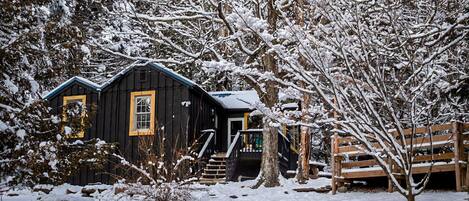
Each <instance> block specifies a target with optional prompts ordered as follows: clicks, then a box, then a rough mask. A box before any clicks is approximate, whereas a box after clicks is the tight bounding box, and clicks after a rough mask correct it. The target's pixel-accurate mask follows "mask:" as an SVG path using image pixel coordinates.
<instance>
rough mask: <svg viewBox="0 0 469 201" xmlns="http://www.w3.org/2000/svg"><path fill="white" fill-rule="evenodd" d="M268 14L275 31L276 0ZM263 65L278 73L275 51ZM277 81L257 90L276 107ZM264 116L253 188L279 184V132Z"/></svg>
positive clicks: (270, 2) (271, 29) (268, 55)
mask: <svg viewBox="0 0 469 201" xmlns="http://www.w3.org/2000/svg"><path fill="white" fill-rule="evenodd" d="M267 8H268V14H267V15H268V16H267V22H268V24H269V28H270V29H269V30H270V33H273V32H275V30H276V26H277V14H276V11H275V6H274V1H273V0H269V1H268V5H267ZM262 67H263V68H264V69H263V70H265V71H266V72H271V73H273V74H275V75H277V74H278V66H277V60H276V59H275V56H274V55H273V53H268V52H266V53H265V54H264V55H263V56H262ZM276 85H277V83H276V82H275V81H267V82H266V85H265V92H264V93H262V92H261V91H260V90H259V91H257V92H258V94H259V96H261V97H260V99H261V101H262V102H263V103H264V104H265V106H266V107H268V108H271V109H274V108H275V106H276V104H277V102H278V88H277V87H276ZM269 118H270V117H264V121H263V123H264V126H263V128H264V130H263V132H262V138H263V139H262V141H263V142H262V143H263V144H262V163H261V172H260V178H259V180H258V181H257V184H256V185H255V186H254V187H253V188H257V187H259V186H260V185H262V184H263V185H264V186H265V187H274V186H279V185H280V183H279V180H278V176H279V160H278V133H277V128H275V127H273V126H272V119H269Z"/></svg>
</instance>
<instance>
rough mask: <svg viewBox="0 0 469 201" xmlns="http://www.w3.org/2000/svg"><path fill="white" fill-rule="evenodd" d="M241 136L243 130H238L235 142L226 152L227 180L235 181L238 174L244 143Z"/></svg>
mask: <svg viewBox="0 0 469 201" xmlns="http://www.w3.org/2000/svg"><path fill="white" fill-rule="evenodd" d="M240 136H241V132H240V131H238V132H237V133H236V136H235V137H234V139H233V142H232V143H231V145H230V147H229V148H228V152H226V156H225V157H226V167H225V168H226V169H225V174H226V178H225V179H226V181H235V178H234V177H235V174H236V166H237V165H238V158H239V150H240V149H241V145H242V140H241V139H242V138H241V137H240Z"/></svg>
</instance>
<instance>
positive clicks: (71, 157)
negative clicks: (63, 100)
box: [0, 101, 114, 185]
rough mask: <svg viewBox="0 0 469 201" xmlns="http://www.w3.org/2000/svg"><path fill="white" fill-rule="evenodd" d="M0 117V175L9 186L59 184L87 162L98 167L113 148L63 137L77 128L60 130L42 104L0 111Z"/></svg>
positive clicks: (55, 117)
mask: <svg viewBox="0 0 469 201" xmlns="http://www.w3.org/2000/svg"><path fill="white" fill-rule="evenodd" d="M0 114H2V115H1V116H2V117H0V123H1V125H2V132H1V137H0V146H1V147H2V150H1V152H0V157H1V162H0V169H1V170H2V171H1V172H0V176H1V177H3V178H6V181H7V182H8V183H9V184H19V183H21V184H25V185H34V184H36V183H53V184H58V183H63V182H65V181H66V180H67V179H68V177H69V176H71V175H73V174H74V173H76V172H77V171H78V169H79V168H80V167H81V166H82V165H84V164H86V163H88V162H93V165H92V167H94V168H100V167H102V165H103V163H104V162H105V161H106V160H107V155H108V154H109V153H111V151H112V149H113V147H114V146H113V145H112V144H107V143H105V142H104V141H100V140H99V139H94V140H89V141H81V140H74V139H71V138H67V137H65V136H70V135H65V132H78V130H81V129H77V128H70V129H62V126H61V121H60V118H58V117H57V116H54V115H52V114H51V113H50V112H49V108H48V107H47V106H46V105H45V103H44V102H42V101H35V102H34V103H32V104H30V105H29V106H24V107H22V109H13V108H9V109H6V110H5V108H2V110H0ZM69 118H73V117H69ZM70 130H71V131H70ZM70 134H73V133H70Z"/></svg>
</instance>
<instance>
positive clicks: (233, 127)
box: [228, 117, 246, 148]
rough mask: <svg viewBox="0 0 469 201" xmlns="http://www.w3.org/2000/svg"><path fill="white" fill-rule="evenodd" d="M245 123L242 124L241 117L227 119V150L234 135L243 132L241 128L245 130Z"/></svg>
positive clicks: (242, 119)
mask: <svg viewBox="0 0 469 201" xmlns="http://www.w3.org/2000/svg"><path fill="white" fill-rule="evenodd" d="M245 123H246V122H244V118H243V117H237V118H228V148H229V147H230V146H231V143H232V142H233V140H234V138H235V136H236V133H238V131H239V130H243V128H245V126H244V125H245Z"/></svg>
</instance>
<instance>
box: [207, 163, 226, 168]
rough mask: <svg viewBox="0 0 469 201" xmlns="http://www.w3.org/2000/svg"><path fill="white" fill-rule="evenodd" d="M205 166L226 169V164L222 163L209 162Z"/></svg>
mask: <svg viewBox="0 0 469 201" xmlns="http://www.w3.org/2000/svg"><path fill="white" fill-rule="evenodd" d="M205 167H206V168H208V169H225V167H226V165H225V164H222V165H215V164H207V165H206V166H205Z"/></svg>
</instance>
